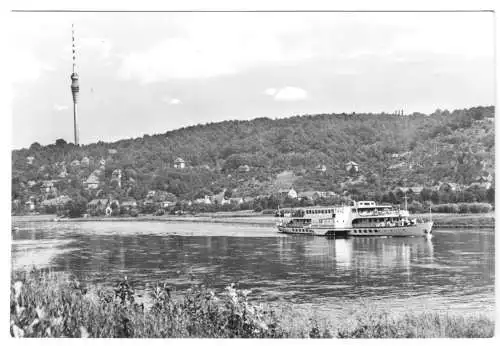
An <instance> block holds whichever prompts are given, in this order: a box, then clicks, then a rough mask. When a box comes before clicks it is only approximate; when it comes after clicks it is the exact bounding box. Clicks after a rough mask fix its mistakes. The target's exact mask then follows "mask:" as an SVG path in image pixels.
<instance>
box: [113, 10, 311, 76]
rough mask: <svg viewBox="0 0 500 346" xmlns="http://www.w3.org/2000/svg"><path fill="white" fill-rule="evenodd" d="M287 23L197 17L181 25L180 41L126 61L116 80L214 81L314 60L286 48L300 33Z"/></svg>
mask: <svg viewBox="0 0 500 346" xmlns="http://www.w3.org/2000/svg"><path fill="white" fill-rule="evenodd" d="M287 23H288V21H287ZM287 23H280V25H277V23H276V22H275V21H273V20H272V18H269V19H266V20H259V25H255V24H256V23H255V16H244V17H241V16H238V15H231V16H227V15H223V16H221V15H218V16H217V15H210V16H206V15H203V16H200V15H193V16H190V17H189V18H185V19H184V20H183V22H182V23H179V25H180V27H182V28H183V29H184V31H183V32H182V34H179V36H176V37H168V38H166V39H163V40H162V41H160V42H157V43H156V44H154V45H152V46H151V47H149V48H148V49H146V50H143V51H132V52H129V53H127V54H125V55H123V56H122V64H121V66H120V68H119V71H118V76H119V77H121V78H122V79H126V80H130V79H138V80H139V81H140V82H141V83H152V82H158V81H164V80H169V79H193V78H210V77H215V76H220V75H230V74H236V73H239V72H241V71H244V70H247V69H249V68H252V67H255V66H262V65H270V64H290V63H292V64H293V63H296V62H298V61H302V60H304V59H309V58H311V57H312V56H313V54H312V51H311V47H310V46H309V45H308V44H298V45H297V44H286V42H285V41H286V40H283V36H284V35H290V33H293V32H294V31H295V30H298V29H297V28H300V23H296V28H295V27H294V26H293V25H291V24H293V22H291V23H289V24H290V26H287V25H285V24H287ZM290 28H291V29H290Z"/></svg>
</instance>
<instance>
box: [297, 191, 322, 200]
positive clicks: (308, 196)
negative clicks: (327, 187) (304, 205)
mask: <svg viewBox="0 0 500 346" xmlns="http://www.w3.org/2000/svg"><path fill="white" fill-rule="evenodd" d="M297 197H298V199H300V200H309V201H315V200H316V199H318V198H319V196H318V194H317V192H316V191H304V192H299V193H298V195H297Z"/></svg>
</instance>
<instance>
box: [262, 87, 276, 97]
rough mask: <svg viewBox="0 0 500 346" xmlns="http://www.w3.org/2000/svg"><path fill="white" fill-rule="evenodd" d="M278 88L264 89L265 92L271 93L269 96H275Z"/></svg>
mask: <svg viewBox="0 0 500 346" xmlns="http://www.w3.org/2000/svg"><path fill="white" fill-rule="evenodd" d="M277 91H278V90H276V88H268V89H266V90H264V94H266V95H269V96H273V95H275V94H276V92H277Z"/></svg>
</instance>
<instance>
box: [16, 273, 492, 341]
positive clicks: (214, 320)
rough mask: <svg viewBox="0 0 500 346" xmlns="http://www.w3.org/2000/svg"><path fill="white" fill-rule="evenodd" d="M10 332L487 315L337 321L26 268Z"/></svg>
mask: <svg viewBox="0 0 500 346" xmlns="http://www.w3.org/2000/svg"><path fill="white" fill-rule="evenodd" d="M11 282H12V284H11V306H10V320H11V326H10V330H11V334H12V336H17V337H99V338H108V337H139V338H146V337H147V338H153V337H163V338H164V337H172V338H183V337H205V338H220V337H222V338H231V337H242V338H248V337H250V338H262V337H265V338H310V337H311V338H332V337H336V338H408V337H411V338H414V337H415V338H422V337H433V338H434V337H448V338H464V337H472V338H489V337H492V336H493V335H494V329H495V328H494V327H495V323H494V320H492V319H491V318H490V317H488V316H487V315H483V314H474V315H465V316H460V315H452V314H438V313H420V314H414V313H405V314H393V313H390V312H387V311H381V310H373V309H369V308H367V309H366V310H365V311H356V312H354V313H353V314H351V315H349V316H345V318H344V319H342V320H341V321H337V320H328V319H325V318H323V319H319V318H316V317H314V315H313V314H310V313H309V314H307V313H303V312H300V311H295V310H294V309H293V306H292V305H289V306H287V307H283V308H281V309H275V308H273V307H271V306H269V305H266V304H257V303H254V302H250V301H249V299H248V298H249V296H250V295H251V292H250V291H247V290H241V289H238V288H237V287H236V286H234V285H231V286H228V287H226V289H225V290H224V291H223V292H214V291H213V290H211V289H209V288H206V287H204V286H199V285H193V286H192V288H191V289H189V290H188V291H186V292H185V293H182V294H180V295H176V297H177V298H174V294H173V292H172V291H171V289H170V287H169V286H168V283H161V284H157V285H155V286H154V287H150V288H149V289H148V292H147V295H148V297H149V298H148V299H147V300H142V301H139V300H138V298H139V297H137V296H136V294H135V292H134V290H133V288H132V287H130V286H129V284H128V281H123V282H121V283H120V285H118V286H117V287H116V288H115V289H107V288H100V287H96V286H86V285H85V284H84V283H80V282H78V281H76V280H75V279H72V278H70V277H69V276H68V275H66V274H60V273H59V274H56V273H48V272H42V271H38V270H33V271H31V272H15V273H13V274H12V277H11Z"/></svg>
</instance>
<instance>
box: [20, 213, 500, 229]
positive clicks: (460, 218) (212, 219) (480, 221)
mask: <svg viewBox="0 0 500 346" xmlns="http://www.w3.org/2000/svg"><path fill="white" fill-rule="evenodd" d="M414 216H415V217H420V218H424V219H430V218H431V215H430V214H415V215H414ZM16 220H17V221H31V222H38V221H50V220H59V221H61V222H95V221H100V222H101V221H107V222H120V221H137V222H140V221H157V222H194V223H229V224H242V225H251V226H262V227H274V226H275V225H276V222H277V221H278V220H279V219H278V218H276V217H274V216H273V215H263V214H262V213H255V212H252V211H241V212H218V213H200V214H196V215H181V216H177V215H162V216H154V215H139V216H137V217H131V216H119V217H108V216H98V217H86V218H74V219H68V218H64V219H57V217H56V216H55V215H33V216H13V217H12V221H14V222H15V221H16ZM432 220H433V221H434V228H493V227H495V213H494V212H490V213H481V214H432Z"/></svg>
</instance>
